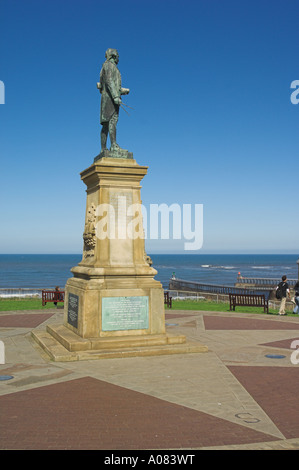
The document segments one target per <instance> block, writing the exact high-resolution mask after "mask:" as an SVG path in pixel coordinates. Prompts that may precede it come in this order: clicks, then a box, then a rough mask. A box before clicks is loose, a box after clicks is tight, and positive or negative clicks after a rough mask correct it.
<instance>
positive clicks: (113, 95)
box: [97, 49, 130, 153]
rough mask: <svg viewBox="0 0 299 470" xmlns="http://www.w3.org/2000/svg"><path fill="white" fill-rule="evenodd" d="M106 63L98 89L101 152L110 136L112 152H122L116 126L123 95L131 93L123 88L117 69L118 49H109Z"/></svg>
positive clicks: (105, 147) (105, 148)
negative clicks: (118, 142) (117, 140)
mask: <svg viewBox="0 0 299 470" xmlns="http://www.w3.org/2000/svg"><path fill="white" fill-rule="evenodd" d="M105 57H106V61H105V62H104V64H103V66H102V69H101V73H100V82H99V83H97V87H98V89H99V90H100V92H101V95H102V96H101V113H100V123H101V124H102V130H101V152H103V151H104V150H107V137H108V134H109V136H110V143H111V148H110V151H111V152H116V153H117V152H119V151H122V150H123V149H121V148H120V147H119V145H118V144H117V143H116V125H117V121H118V115H119V107H120V105H121V102H122V101H121V95H127V94H128V93H129V91H130V90H129V89H128V88H122V86H121V75H120V72H119V70H118V68H117V64H118V62H119V55H118V52H117V50H116V49H107V51H106V54H105Z"/></svg>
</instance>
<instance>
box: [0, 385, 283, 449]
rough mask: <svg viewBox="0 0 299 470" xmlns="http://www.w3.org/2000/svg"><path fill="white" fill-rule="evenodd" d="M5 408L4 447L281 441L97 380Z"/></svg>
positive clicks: (33, 394) (42, 392) (28, 394)
mask: <svg viewBox="0 0 299 470" xmlns="http://www.w3.org/2000/svg"><path fill="white" fill-rule="evenodd" d="M32 404H34V406H32ZM0 406H1V409H2V412H1V428H2V432H1V440H0V448H1V449H45V450H46V449H57V450H60V449H85V450H88V449H115V450H124V449H125V450H130V449H135V450H138V449H143V450H146V449H171V448H176V449H180V448H194V447H202V446H211V445H221V446H222V445H226V444H231V443H238V444H245V443H246V444H250V443H253V442H264V441H274V440H277V439H276V438H274V437H273V436H270V435H266V434H264V433H260V432H257V431H254V430H251V429H249V428H246V427H244V426H239V425H237V424H234V423H231V422H229V421H227V420H224V419H219V418H215V417H213V416H210V415H208V414H206V413H202V412H200V411H195V410H192V409H190V408H187V407H184V406H180V405H176V404H173V403H169V402H167V401H165V400H160V399H157V398H155V397H151V396H148V395H146V394H143V393H139V392H135V391H132V390H128V389H126V388H123V387H119V386H116V385H112V384H109V383H107V382H103V381H100V380H96V379H94V378H91V377H86V378H82V379H77V380H71V381H68V382H64V383H60V384H54V385H48V386H45V387H40V388H36V389H33V390H28V391H25V392H17V393H12V394H10V395H5V396H2V397H0Z"/></svg>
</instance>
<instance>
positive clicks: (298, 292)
mask: <svg viewBox="0 0 299 470" xmlns="http://www.w3.org/2000/svg"><path fill="white" fill-rule="evenodd" d="M294 290H295V304H296V305H295V307H294V310H293V313H299V281H297V282H296V284H295V287H294Z"/></svg>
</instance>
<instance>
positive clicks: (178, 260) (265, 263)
mask: <svg viewBox="0 0 299 470" xmlns="http://www.w3.org/2000/svg"><path fill="white" fill-rule="evenodd" d="M150 256H151V259H152V262H153V265H152V267H153V268H154V269H156V271H157V274H156V275H155V279H156V280H158V281H160V282H161V283H162V285H163V288H164V289H168V284H169V280H170V278H171V277H172V275H173V273H174V274H175V276H176V277H177V278H179V279H184V280H189V281H195V282H202V283H207V284H217V285H234V284H235V283H236V281H237V276H238V274H239V273H240V274H241V275H242V276H243V277H263V278H272V279H280V278H281V276H282V275H284V274H286V275H287V277H288V278H289V279H297V278H298V264H297V260H298V255H297V254H150ZM81 260H82V254H0V289H5V288H11V289H14V288H30V289H34V288H36V289H46V288H49V289H52V288H54V287H55V286H59V287H60V288H61V289H63V288H64V286H65V284H66V281H67V279H69V278H71V277H73V275H72V273H71V271H70V270H71V268H72V267H73V266H76V265H77V264H78V263H79V262H80V261H81Z"/></svg>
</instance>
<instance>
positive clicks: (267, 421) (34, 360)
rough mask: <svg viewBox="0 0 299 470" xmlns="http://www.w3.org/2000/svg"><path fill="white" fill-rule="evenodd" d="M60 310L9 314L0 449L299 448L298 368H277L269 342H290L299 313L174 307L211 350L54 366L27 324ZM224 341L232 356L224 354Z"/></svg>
mask: <svg viewBox="0 0 299 470" xmlns="http://www.w3.org/2000/svg"><path fill="white" fill-rule="evenodd" d="M52 315H53V313H52V312H51V313H50V312H49V313H37V312H36V311H32V312H28V313H22V314H20V313H16V312H5V314H1V316H0V328H1V330H0V339H2V338H3V339H4V340H5V343H6V346H5V348H6V353H7V357H8V361H7V364H5V365H0V375H1V373H2V374H8V373H10V374H11V375H13V376H14V379H13V380H11V381H10V382H5V381H4V382H1V381H0V410H1V419H0V449H2V450H5V449H20V450H22V449H34V450H38V449H42V450H46V449H57V450H60V449H74V450H76V449H78V450H79V449H86V450H88V449H104V450H120V451H121V450H140V449H141V450H146V449H205V448H237V447H238V446H243V447H242V448H248V449H262V448H273V449H280V448H292V449H298V448H299V403H298V399H297V394H296V392H297V390H298V386H299V365H298V366H294V365H292V364H291V363H290V361H289V360H288V359H286V360H285V362H284V363H279V364H277V363H275V362H271V365H270V362H269V361H272V360H271V359H266V358H265V350H264V349H261V345H263V346H264V347H265V348H267V346H269V353H272V352H273V347H274V348H277V349H278V350H279V348H282V349H283V348H284V349H286V348H289V347H290V344H291V342H292V341H293V340H295V339H298V336H296V333H295V330H298V329H299V322H298V319H296V318H290V317H289V318H283V319H278V318H277V317H276V318H275V317H273V316H271V315H264V316H262V315H261V316H259V317H258V318H257V317H256V316H255V315H250V314H247V315H246V317H244V315H243V316H242V314H241V313H239V314H238V313H237V312H236V313H233V314H232V315H231V316H228V315H227V313H224V312H223V313H221V312H217V313H216V312H194V311H190V312H189V311H188V312H187V311H184V312H176V313H173V312H169V313H166V323H167V321H168V320H170V319H172V318H173V319H176V322H175V326H171V331H172V332H173V331H176V330H177V331H178V332H182V331H184V334H185V332H186V334H187V335H190V337H191V338H192V339H193V340H199V341H200V342H201V343H202V342H203V343H204V344H207V345H208V347H209V352H208V353H204V354H191V355H188V354H186V355H177V356H176V357H175V356H164V357H149V358H139V359H137V360H136V359H135V358H130V359H115V360H114V359H107V360H101V361H82V362H81V361H78V363H72V364H69V363H58V364H57V363H54V364H53V363H52V362H51V361H49V359H47V358H46V357H45V356H44V355H42V354H41V351H40V350H39V349H38V348H37V346H36V345H35V346H33V344H32V343H31V342H30V341H29V334H28V330H26V332H24V331H21V330H18V328H31V329H33V328H35V327H37V326H38V327H39V328H45V326H46V324H47V323H49V322H50V323H51V321H52V322H54V320H55V315H54V316H53V318H52ZM192 317H193V318H192ZM194 317H196V318H195V319H194ZM199 319H202V321H199ZM185 320H186V321H185ZM44 322H45V325H43V323H44ZM222 330H223V332H224V334H223V335H221V331H222ZM224 330H225V331H224ZM230 330H231V332H232V334H231V335H230ZM235 330H239V331H238V332H235V333H234V331H235ZM242 330H244V335H243V333H242ZM255 331H256V332H257V333H258V335H255ZM243 336H244V341H242V338H243ZM256 336H258V338H257V339H255V337H256ZM202 338H203V339H202ZM235 340H238V341H237V342H236V343H235V344H234V341H235ZM218 344H219V346H218ZM243 344H244V345H246V348H247V349H246V348H245V350H244V349H243ZM215 345H217V347H216V348H215V349H214V350H213V347H214V346H215ZM232 346H233V347H234V349H231V348H232ZM220 348H221V351H222V349H225V348H227V351H228V352H230V354H228V353H225V354H223V358H222V356H221V354H219V353H220V352H221V351H220ZM248 348H249V349H248ZM252 350H254V351H256V353H257V354H259V351H260V354H261V357H260V359H259V364H258V365H257V364H252V363H250V361H251V358H255V357H256V356H255V355H250V354H248V351H249V352H251V351H252ZM218 351H219V352H218ZM231 351H232V352H231ZM232 354H234V356H233V358H236V359H237V360H239V357H238V356H240V357H243V356H244V354H245V356H246V361H247V362H246V364H245V363H244V364H243V365H230V364H231V362H230V361H231V355H232ZM242 354H243V356H242ZM225 356H227V357H229V360H228V361H227V362H226V359H225ZM245 356H244V357H245ZM268 364H269V365H268ZM248 416H249V417H250V419H249V420H248V419H247V418H246V417H248ZM242 417H243V418H244V417H245V419H243V420H242V419H241V418H242ZM250 421H251V422H250Z"/></svg>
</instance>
